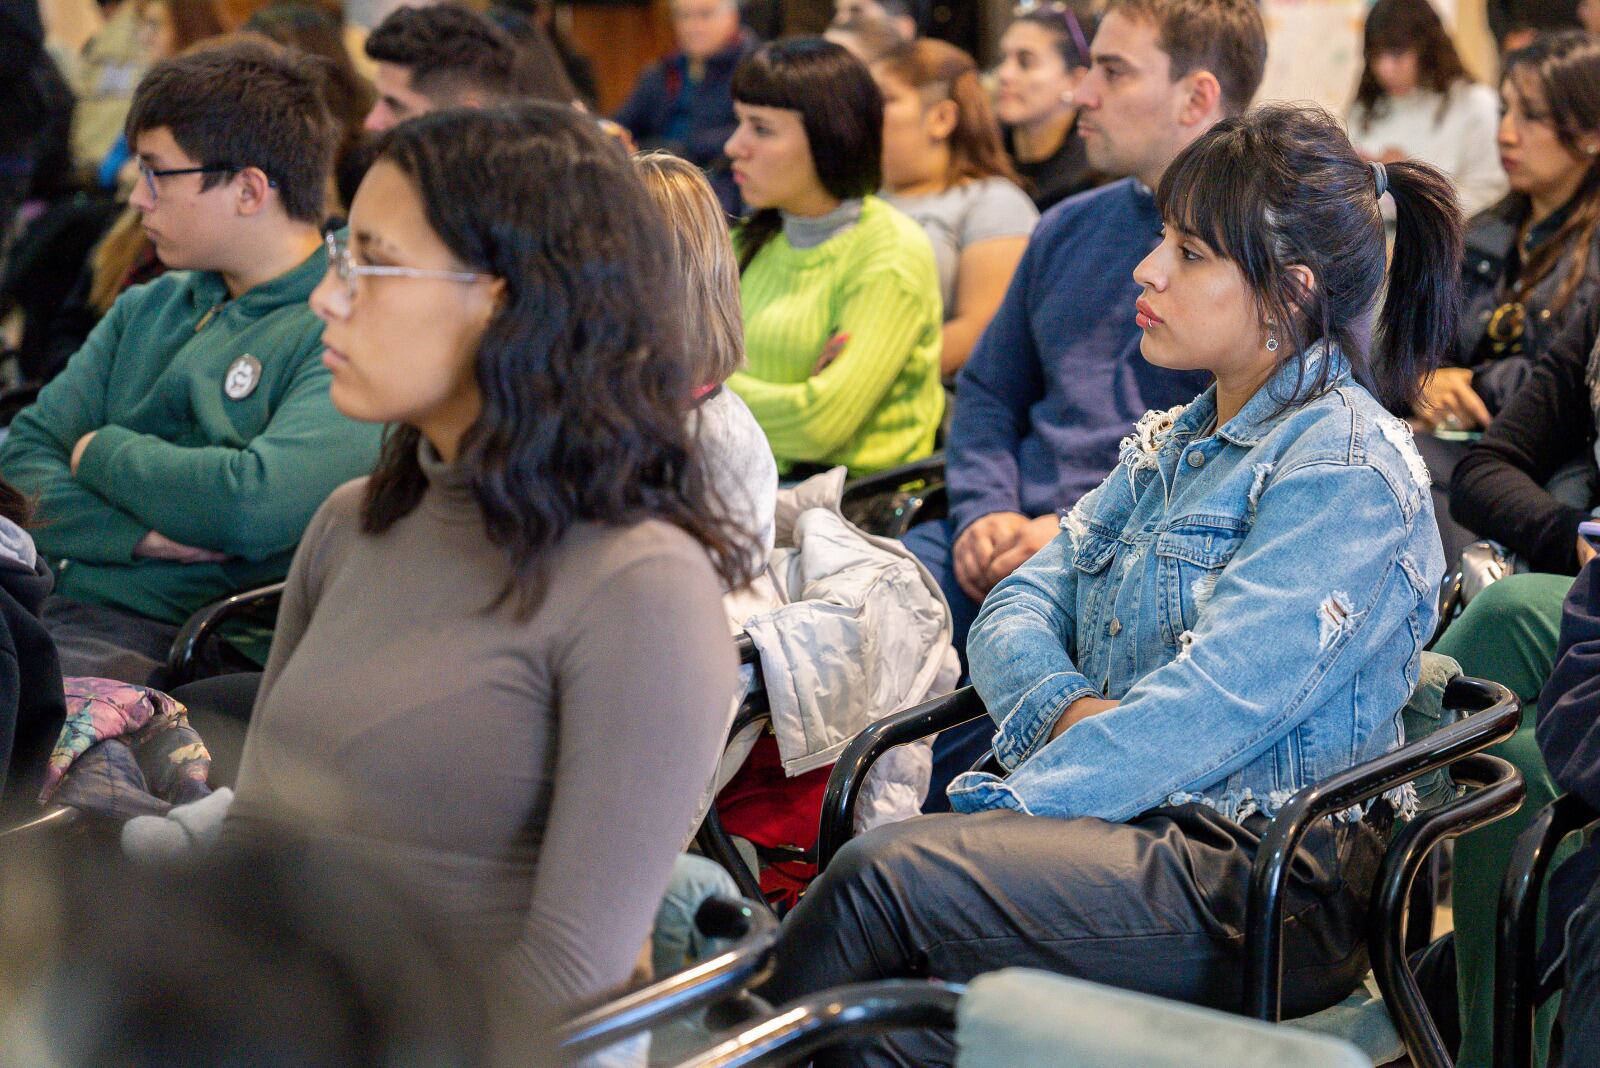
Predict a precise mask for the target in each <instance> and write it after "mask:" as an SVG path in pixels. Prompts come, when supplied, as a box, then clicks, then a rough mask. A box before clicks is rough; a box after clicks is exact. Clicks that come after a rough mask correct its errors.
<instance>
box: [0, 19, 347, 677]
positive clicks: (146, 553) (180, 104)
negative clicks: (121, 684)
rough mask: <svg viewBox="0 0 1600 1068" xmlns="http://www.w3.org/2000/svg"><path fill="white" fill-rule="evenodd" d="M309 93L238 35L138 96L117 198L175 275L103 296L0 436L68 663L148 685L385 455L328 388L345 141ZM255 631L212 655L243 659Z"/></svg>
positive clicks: (298, 76)
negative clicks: (177, 645) (127, 190)
mask: <svg viewBox="0 0 1600 1068" xmlns="http://www.w3.org/2000/svg"><path fill="white" fill-rule="evenodd" d="M319 85H320V82H319V79H318V77H317V74H316V71H315V69H314V67H313V66H312V65H311V63H310V61H309V60H307V59H305V58H303V57H294V56H292V55H291V54H289V53H285V52H282V51H280V50H277V49H274V48H273V47H271V46H270V45H267V44H264V43H255V42H239V43H236V44H233V45H229V46H225V47H220V48H215V49H209V50H206V51H203V52H200V53H197V54H194V55H189V56H183V57H179V58H177V59H173V60H169V61H167V62H164V63H161V64H159V65H157V66H156V67H154V68H153V69H152V70H151V71H150V73H149V74H148V75H146V77H145V78H144V80H143V81H141V82H140V84H139V88H138V90H137V91H136V92H135V95H134V100H133V107H132V110H131V111H130V112H129V116H128V125H127V132H128V141H129V144H130V146H131V147H132V148H133V150H134V153H135V155H136V156H137V158H138V161H139V170H140V181H139V182H138V183H137V184H136V185H135V187H134V190H133V194H132V196H131V198H130V203H131V204H132V205H133V206H134V207H135V208H136V209H137V210H138V211H139V212H140V213H141V215H142V217H143V224H144V229H145V232H146V233H147V234H148V235H149V237H150V240H151V242H152V243H153V244H154V245H155V249H156V253H157V255H159V256H160V258H161V260H162V262H163V263H164V264H165V265H166V266H167V267H168V268H169V269H170V270H169V273H168V274H166V275H164V276H162V277H161V278H160V279H158V280H156V281H155V282H152V283H151V284H149V285H146V286H138V287H135V288H133V289H130V290H129V291H128V292H127V293H125V294H123V295H122V297H120V298H119V299H118V300H117V303H116V304H115V305H114V306H113V307H112V309H111V312H110V314H108V315H107V316H106V318H105V320H104V321H103V322H102V323H101V324H100V325H99V326H98V327H96V329H95V331H94V333H92V334H91V335H90V336H89V339H88V341H87V342H86V343H85V344H84V347H83V348H82V349H81V350H79V351H78V352H77V353H76V354H75V355H74V356H73V357H72V359H71V361H70V362H69V363H68V364H67V367H66V369H65V370H64V371H63V372H62V373H61V375H60V376H59V377H58V378H56V379H55V380H54V381H53V382H51V383H50V385H48V386H46V387H45V389H44V390H43V391H42V392H41V393H40V394H39V399H38V401H37V402H36V403H35V404H34V405H33V406H32V407H30V408H28V409H26V410H24V411H23V412H22V413H20V414H19V415H18V416H17V418H16V419H15V421H14V422H13V423H12V425H11V430H10V434H9V435H8V437H7V439H6V441H5V443H4V445H3V446H0V473H3V474H4V477H6V478H8V479H9V480H11V481H12V482H14V483H15V484H16V485H17V486H18V487H19V488H21V489H22V490H24V491H25V492H27V493H30V494H33V495H35V496H37V497H38V500H39V525H38V529H37V530H36V531H35V534H36V537H35V541H36V542H37V544H38V547H39V550H40V552H41V554H42V555H44V556H45V557H46V558H47V559H48V560H50V561H51V564H52V566H53V567H54V569H55V571H56V575H57V583H58V584H57V588H56V593H55V595H54V596H52V597H51V598H50V599H49V600H48V601H47V602H46V605H45V610H44V618H45V622H46V625H47V626H49V628H50V630H51V633H52V636H53V637H54V638H55V641H56V644H57V647H58V650H59V651H60V654H61V662H62V669H63V671H64V673H65V674H67V675H90V676H101V677H106V678H115V679H121V680H123V681H126V682H136V683H148V682H152V681H157V682H158V681H159V677H158V676H159V669H160V667H161V665H162V663H163V662H164V660H165V657H166V650H167V648H168V646H169V645H170V644H171V641H172V639H173V637H174V636H175V634H176V632H177V628H178V627H179V626H180V625H181V624H182V623H183V621H184V620H185V619H186V618H187V617H188V616H189V615H190V614H192V613H193V612H194V611H195V610H197V609H198V608H200V607H202V606H203V605H205V604H207V603H208V602H210V601H213V600H216V599H217V598H219V597H223V596H226V595H227V594H229V593H232V592H234V591H237V590H240V589H245V588H249V587H252V586H258V585H261V584H264V583H268V582H272V581H275V580H277V579H281V578H282V577H283V575H284V574H285V573H286V571H287V570H288V566H289V559H290V557H291V555H292V554H293V552H294V549H295V546H296V545H297V544H298V542H299V540H300V536H301V534H302V532H303V531H304V529H305V525H306V523H307V522H309V520H310V518H311V515H312V513H313V512H315V511H316V509H317V507H318V506H319V505H320V504H321V503H322V501H323V499H324V498H325V497H327V495H328V494H329V492H331V491H332V490H333V489H334V487H336V486H338V485H339V484H340V483H342V482H345V481H348V480H349V479H352V478H355V477H358V476H360V475H363V474H365V473H366V472H367V471H368V470H369V469H370V468H371V467H372V464H373V463H374V461H375V460H376V458H377V452H378V444H379V428H376V427H373V426H371V425H367V424H361V423H355V422H352V421H351V420H348V419H346V418H344V417H343V416H341V415H340V414H339V413H338V412H336V411H335V410H334V408H333V406H332V404H331V403H330V401H329V400H328V377H329V376H328V371H327V369H326V368H325V367H323V365H322V360H321V355H322V345H321V335H322V327H321V324H320V323H319V322H318V321H317V319H316V317H315V316H314V315H312V314H311V310H310V308H309V306H308V305H307V303H306V301H307V299H308V298H309V297H310V294H311V290H312V289H313V288H315V286H316V285H317V283H318V282H319V281H321V279H322V277H323V276H324V274H326V273H327V254H326V252H325V250H324V247H323V238H322V233H321V230H320V227H319V224H320V222H321V219H322V215H323V190H324V188H325V186H326V182H327V176H328V172H329V167H330V163H331V159H332V154H333V148H334V144H335V141H336V138H337V130H336V127H335V124H334V122H333V120H332V118H331V117H330V116H329V114H328V111H327V107H326V105H325V104H324V102H323V99H322V96H321V90H320V88H319ZM262 638H263V636H261V635H250V634H244V635H240V636H238V637H236V638H235V647H225V648H224V650H223V652H222V653H221V654H219V655H221V656H223V657H225V658H231V663H232V665H233V666H239V667H247V666H250V664H251V662H252V661H255V662H259V661H260V660H261V659H263V658H264V655H265V641H264V640H262ZM238 654H242V655H238Z"/></svg>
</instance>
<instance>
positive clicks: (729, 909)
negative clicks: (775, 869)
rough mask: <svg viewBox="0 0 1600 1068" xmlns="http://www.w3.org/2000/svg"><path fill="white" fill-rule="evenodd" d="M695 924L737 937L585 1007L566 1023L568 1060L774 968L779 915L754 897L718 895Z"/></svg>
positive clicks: (710, 1001) (733, 990) (724, 995)
mask: <svg viewBox="0 0 1600 1068" xmlns="http://www.w3.org/2000/svg"><path fill="white" fill-rule="evenodd" d="M694 922H695V926H696V927H698V928H699V929H700V931H701V933H702V934H705V935H708V936H710V937H713V938H737V939H738V941H736V942H735V943H734V944H733V945H731V946H729V947H728V948H727V949H725V950H724V951H722V952H721V953H718V954H717V955H716V956H714V957H711V958H710V959H708V960H704V961H701V962H700V963H699V964H696V965H694V966H692V967H689V968H686V969H684V970H683V971H681V972H678V973H677V974H675V975H669V976H668V977H667V978H665V979H662V980H660V981H658V982H654V983H651V984H650V985H649V986H647V987H645V988H643V989H642V990H636V991H634V992H633V993H631V994H628V995H625V996H624V997H621V998H618V999H617V1000H616V1001H613V1002H611V1003H609V1004H607V1005H602V1006H600V1007H599V1008H597V1009H594V1010H591V1011H590V1012H586V1013H584V1014H583V1015H582V1016H579V1017H578V1018H577V1019H575V1020H572V1021H571V1022H570V1023H568V1024H567V1025H566V1026H564V1027H563V1028H561V1030H560V1031H558V1032H557V1034H556V1042H555V1044H556V1046H557V1047H558V1048H559V1049H560V1051H561V1057H562V1060H563V1061H564V1062H567V1063H571V1062H575V1061H579V1060H582V1059H583V1058H584V1057H586V1056H588V1055H589V1054H591V1053H596V1052H599V1051H600V1050H603V1049H605V1048H607V1047H608V1046H612V1045H615V1044H616V1043H618V1042H621V1041H623V1040H624V1039H627V1038H630V1037H631V1036H633V1035H636V1034H638V1033H640V1032H641V1031H648V1030H650V1029H651V1028H653V1027H655V1026H656V1025H657V1024H660V1023H662V1022H664V1021H666V1020H668V1019H670V1018H672V1017H675V1016H682V1015H685V1014H687V1013H690V1012H693V1011H695V1010H697V1009H702V1008H705V1007H707V1006H709V1005H714V1004H716V1003H718V1002H721V1001H725V1000H727V999H728V998H731V997H733V996H735V995H737V994H739V993H740V992H742V991H745V990H748V989H749V988H750V987H752V986H755V985H756V984H758V983H760V982H762V981H764V980H765V979H766V977H767V976H768V975H770V974H771V973H772V963H773V948H774V946H775V944H776V943H777V940H778V921H777V918H776V917H774V916H773V915H772V913H771V912H769V911H768V910H767V909H766V907H765V906H763V905H761V904H758V903H757V902H753V901H740V900H735V899H732V898H723V897H713V898H708V899H707V900H706V901H704V902H703V903H702V904H701V905H700V908H699V909H698V910H697V911H696V912H695V916H694Z"/></svg>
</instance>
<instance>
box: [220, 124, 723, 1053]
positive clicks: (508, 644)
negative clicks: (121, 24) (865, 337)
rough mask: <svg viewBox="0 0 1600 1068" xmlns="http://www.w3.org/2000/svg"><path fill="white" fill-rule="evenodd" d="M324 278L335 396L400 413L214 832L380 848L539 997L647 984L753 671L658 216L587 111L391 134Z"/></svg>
mask: <svg viewBox="0 0 1600 1068" xmlns="http://www.w3.org/2000/svg"><path fill="white" fill-rule="evenodd" d="M350 224H351V225H350V233H349V247H348V250H346V249H345V248H344V247H342V244H341V246H340V247H336V248H335V249H334V250H333V253H334V254H333V257H332V263H333V266H332V267H331V269H330V271H329V274H328V277H327V278H326V279H324V281H323V283H322V285H321V286H320V287H319V288H318V289H317V291H316V293H315V294H314V295H313V297H312V306H313V308H314V309H315V310H316V312H317V314H318V315H319V316H320V317H321V318H322V319H323V320H324V322H325V323H326V329H325V333H324V342H325V343H326V345H327V346H328V351H327V354H326V355H325V357H324V359H325V361H326V362H327V364H328V365H329V367H330V368H331V369H332V372H333V385H332V397H333V402H334V404H335V405H336V406H337V407H338V408H339V410H340V411H342V412H343V413H344V414H346V415H347V416H350V417H351V418H354V419H359V420H364V421H372V422H386V423H392V424H396V425H395V427H394V428H393V430H392V431H391V435H390V439H389V441H388V444H387V446H386V449H385V452H384V455H383V458H382V460H381V461H380V463H379V466H378V469H377V470H376V471H375V472H374V474H373V475H372V477H371V478H369V479H364V480H360V481H357V482H352V483H350V484H348V485H346V486H344V487H342V488H341V489H339V490H338V491H336V492H335V493H334V494H333V496H332V497H331V498H329V500H328V501H327V503H326V504H325V505H324V506H323V507H322V509H321V511H320V512H318V514H317V516H316V518H315V519H314V520H313V521H312V523H311V526H310V528H309V529H308V530H307V532H306V536H305V540H304V542H303V543H302V544H301V546H300V550H299V552H298V554H297V555H296V557H295V561H294V566H293V568H292V569H291V571H290V573H289V581H288V589H287V591H286V594H285V597H284V603H283V608H282V612H281V614H280V616H279V622H278V629H277V636H276V639H275V642H274V646H273V650H272V657H271V660H270V661H269V662H268V665H267V669H266V675H265V677H264V679H263V682H262V687H261V692H260V696H259V697H258V699H257V703H256V708H255V713H254V716H253V718H252V722H251V727H250V735H249V739H248V741H247V743H246V746H245V753H244V758H243V765H242V767H241V770H240V773H239V779H238V796H237V799H236V801H235V803H234V807H233V809H232V811H231V812H230V814H229V818H228V827H227V830H226V834H227V835H228V836H230V837H238V836H249V835H251V834H252V833H254V832H256V831H282V830H283V829H285V828H288V829H293V830H295V831H297V832H301V833H311V834H314V835H317V836H319V837H326V838H332V839H333V840H335V841H339V842H347V843H348V844H349V846H350V847H351V848H352V849H358V850H362V851H369V852H376V853H377V854H378V855H379V856H380V857H387V858H391V859H393V860H394V861H395V863H396V866H397V868H398V870H400V871H401V872H402V874H404V875H406V876H408V877H409V878H410V879H412V880H413V881H415V883H416V884H417V885H418V887H419V888H420V890H421V892H422V895H423V897H424V900H425V901H426V902H427V903H428V904H430V905H431V906H432V907H433V908H435V909H436V910H438V911H439V912H440V914H441V916H442V918H443V920H444V928H445V930H446V931H447V932H449V934H450V936H451V937H452V939H453V942H454V947H455V948H456V949H457V950H458V951H459V952H460V953H462V954H463V955H464V959H466V960H467V961H468V962H469V963H470V965H471V966H472V967H473V968H475V969H476V970H477V971H478V973H479V974H480V976H481V977H482V978H484V979H486V980H488V981H489V982H488V985H489V986H490V987H491V988H494V989H500V990H509V991H511V992H512V994H513V995H514V998H515V1008H514V1013H515V1015H516V1016H517V1017H518V1018H519V1019H520V1020H530V1019H531V1020H537V1021H540V1022H547V1021H550V1020H554V1019H558V1018H560V1017H561V1016H563V1015H565V1014H568V1013H570V1012H571V1011H572V1010H573V1009H574V1008H575V1007H579V1006H583V1005H586V1004H588V1003H591V1002H593V1001H595V1000H597V999H599V998H601V997H603V996H605V995H607V994H609V993H611V992H613V991H614V990H615V989H616V988H617V987H619V986H620V985H621V984H622V983H624V982H625V980H626V979H627V977H628V975H629V972H630V969H631V968H632V965H633V962H634V960H635V957H636V956H637V954H638V951H639V947H640V946H641V945H642V944H643V942H644V940H645V938H646V937H647V935H648V932H649V928H650V922H651V919H652V917H653V916H654V913H655V910H656V906H657V904H658V902H659V900H660V898H661V893H662V890H663V889H664V887H665V885H666V882H667V877H668V874H669V872H670V870H671V867H672V862H673V859H674V857H675V856H676V854H677V853H678V851H679V849H680V847H681V846H682V843H683V842H684V841H685V839H686V837H687V835H688V834H689V832H690V831H691V829H692V828H691V827H690V823H691V821H692V819H693V817H694V813H695V810H696V803H697V802H698V800H699V799H700V796H701V794H702V792H703V790H704V789H705V788H706V785H707V783H708V781H709V779H710V777H711V775H712V774H713V772H714V769H715V767H716V762H717V758H718V756H719V754H720V751H721V747H722V741H723V738H722V731H723V729H724V727H725V721H726V715H727V708H728V702H729V699H730V697H731V695H732V693H733V691H734V688H735V686H736V665H735V657H734V653H733V649H732V646H731V644H730V642H729V640H728V637H727V629H726V626H725V624H724V622H723V618H722V609H721V606H720V602H719V591H720V589H721V587H722V586H723V585H724V584H729V585H738V584H741V583H742V581H743V579H744V576H742V575H740V574H739V570H740V568H741V567H743V566H746V565H744V564H742V563H741V561H742V560H744V559H745V558H746V555H747V553H748V546H747V545H745V544H744V538H743V536H742V535H739V534H736V533H735V532H733V531H732V530H730V529H728V528H727V527H726V526H725V525H724V523H723V522H722V521H721V520H719V519H717V518H715V516H716V514H717V512H716V511H715V510H714V508H713V506H712V504H711V502H710V501H709V500H708V497H707V494H706V492H705V488H704V485H703V479H702V476H701V474H700V471H699V468H698V464H697V462H696V461H695V460H694V459H693V457H692V453H691V445H690V442H689V439H688V438H687V436H686V431H685V430H684V429H683V425H684V424H683V418H682V413H683V411H684V410H685V407H686V405H687V403H688V399H689V396H690V392H691V389H692V386H693V385H694V383H692V382H691V381H690V377H689V372H688V363H687V361H686V360H685V358H684V357H683V354H682V353H681V352H680V351H679V350H680V348H681V341H680V340H679V339H678V334H677V331H676V330H675V329H673V327H672V325H671V322H670V319H669V317H670V316H671V315H672V314H673V311H674V309H671V308H662V307H661V302H660V301H659V300H658V299H655V297H654V296H653V294H654V292H656V287H659V286H660V285H661V279H662V278H663V277H666V276H670V272H671V270H672V268H671V266H670V261H669V260H668V258H667V254H666V252H665V250H666V248H667V241H666V237H665V233H664V230H663V228H662V223H661V221H660V219H659V217H658V215H657V213H656V212H655V210H654V208H653V206H652V205H651V204H650V202H649V201H648V200H647V198H646V195H645V193H644V190H643V189H642V187H641V186H640V184H639V182H638V180H637V178H636V177H635V176H634V175H633V173H632V170H631V168H630V166H629V164H628V161H627V160H626V159H625V158H624V156H623V154H622V153H621V152H620V151H619V150H618V149H617V148H616V146H614V145H613V144H611V143H610V142H609V141H608V139H607V138H606V137H605V136H604V135H603V134H601V133H600V132H599V130H598V128H597V127H595V126H594V124H593V122H592V121H591V120H588V119H586V118H584V117H583V116H581V115H579V114H577V113H573V112H570V111H568V110H566V109H557V108H553V107H545V106H535V105H527V106H518V107H516V108H509V109H497V110H492V111H480V112H460V113H447V114H440V115H434V116H428V117H425V118H423V119H420V120H418V121H415V122H411V123H407V124H405V125H403V126H401V127H399V128H398V129H396V130H395V131H393V132H392V133H390V134H389V135H388V137H387V140H386V141H384V142H383V144H382V146H381V149H380V154H379V157H378V161H377V163H376V164H374V166H373V168H372V170H371V172H370V173H369V174H368V175H367V178H366V180H365V181H364V182H363V183H362V186H361V190H360V192H359V193H358V194H357V196H356V198H355V202H354V205H353V207H352V210H351V213H350Z"/></svg>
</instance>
